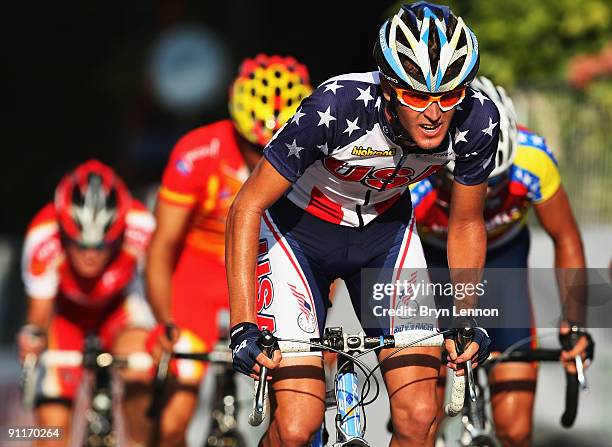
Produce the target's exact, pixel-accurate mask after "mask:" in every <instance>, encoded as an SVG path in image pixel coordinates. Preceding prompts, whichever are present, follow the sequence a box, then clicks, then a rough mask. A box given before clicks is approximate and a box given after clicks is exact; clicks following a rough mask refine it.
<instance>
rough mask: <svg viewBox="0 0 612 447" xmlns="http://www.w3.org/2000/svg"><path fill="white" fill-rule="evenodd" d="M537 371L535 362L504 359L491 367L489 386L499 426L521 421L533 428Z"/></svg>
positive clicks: (494, 414) (527, 427)
mask: <svg viewBox="0 0 612 447" xmlns="http://www.w3.org/2000/svg"><path fill="white" fill-rule="evenodd" d="M537 375H538V370H537V366H536V364H535V363H522V362H515V363H501V364H499V365H497V366H495V368H493V370H491V372H490V373H489V388H490V393H491V405H492V407H493V419H494V421H495V425H496V427H497V429H498V430H507V429H510V428H512V427H515V426H516V425H522V426H523V429H524V430H526V431H527V432H530V431H531V420H532V417H533V406H534V401H535V390H536V381H537ZM515 428H516V427H515Z"/></svg>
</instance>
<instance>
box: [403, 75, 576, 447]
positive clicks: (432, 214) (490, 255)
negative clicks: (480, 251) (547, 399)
mask: <svg viewBox="0 0 612 447" xmlns="http://www.w3.org/2000/svg"><path fill="white" fill-rule="evenodd" d="M470 87H471V88H473V89H476V90H477V91H478V92H479V93H480V94H484V95H482V96H481V98H482V100H483V101H486V102H493V103H495V105H496V106H497V108H498V110H499V112H500V132H499V142H498V144H497V155H496V157H495V167H494V169H493V171H492V172H491V173H490V174H489V179H488V188H487V196H486V202H485V209H484V217H485V225H486V229H487V259H486V264H485V266H486V267H502V268H506V269H507V270H504V271H503V275H504V279H503V280H500V277H499V276H495V273H494V271H492V272H490V275H491V277H490V278H488V282H487V288H486V293H487V295H488V296H492V297H494V299H495V302H496V305H497V306H498V308H500V309H502V310H500V315H501V319H500V320H498V321H497V322H496V328H491V329H488V331H489V334H490V335H491V338H492V339H493V343H492V345H491V350H492V351H499V352H503V351H504V350H505V349H507V348H509V347H510V346H512V345H514V344H515V343H516V342H519V341H521V340H523V339H525V338H527V337H530V336H531V335H533V334H534V332H533V331H534V329H533V327H532V324H533V314H532V309H531V304H530V300H529V292H528V281H527V273H526V269H527V257H528V254H529V230H528V226H527V212H528V210H529V209H530V208H531V206H533V209H534V210H535V212H536V216H537V217H538V221H539V222H540V224H541V225H542V227H543V228H544V230H545V231H546V232H547V233H548V235H549V236H550V237H551V239H552V240H553V242H554V246H555V267H557V268H571V269H584V268H585V256H584V251H583V247H582V242H581V237H580V232H579V230H578V226H577V224H576V221H575V219H574V216H573V213H572V210H571V207H570V204H569V201H568V198H567V195H566V193H565V190H564V189H563V186H562V185H561V177H560V175H559V170H558V168H557V161H556V160H555V158H554V156H553V154H552V152H551V151H550V149H549V148H548V146H547V145H546V143H545V141H544V138H542V137H541V136H539V135H537V134H535V133H533V132H531V131H530V130H528V129H526V128H524V127H519V128H517V118H516V113H515V110H514V105H513V103H512V100H511V99H510V98H509V97H508V96H507V95H506V92H505V90H504V89H503V87H499V86H497V87H496V86H495V85H493V83H492V82H491V81H490V80H489V79H487V78H485V77H478V78H476V79H475V80H474V81H473V82H472V83H471V84H470ZM471 137H472V135H471V134H470V133H469V132H468V133H467V134H465V133H462V132H459V133H456V134H455V141H456V142H457V141H458V140H460V139H462V140H464V141H465V140H467V141H469V140H470V138H471ZM452 177H453V174H452V166H451V168H450V169H445V170H441V171H439V172H438V173H437V174H435V175H434V176H432V177H429V178H427V179H424V180H422V181H421V182H419V183H417V184H415V185H412V186H411V188H412V192H411V193H412V202H413V205H414V207H415V216H416V219H417V226H418V228H419V234H420V236H421V238H422V239H423V246H424V250H425V257H426V259H427V263H428V266H429V267H446V266H447V265H448V264H447V262H446V245H447V233H448V223H449V213H450V210H451V204H452V202H453V201H454V200H455V199H453V200H451V185H452ZM432 275H439V272H436V273H432ZM487 276H489V272H487V273H485V278H486V277H487ZM560 290H562V291H567V289H566V288H565V287H562V283H561V284H560ZM574 290H575V289H574ZM563 301H564V303H566V305H573V304H579V302H578V301H576V300H575V299H572V297H565V298H564V300H563ZM571 301H573V303H572V302H571ZM576 311H577V313H576V312H575V311H574V318H573V319H574V320H575V321H574V322H573V323H572V326H574V325H576V323H578V324H579V326H584V315H583V312H584V309H576ZM570 312H571V311H570ZM504 317H505V319H504ZM563 326H564V329H563V330H564V331H565V330H566V329H565V328H566V327H569V324H568V323H567V322H565V323H564V324H563ZM587 337H588V336H584V337H582V340H581V341H580V342H579V343H578V344H577V345H576V347H575V348H574V349H573V350H572V351H571V352H570V351H567V352H565V353H564V354H563V355H564V360H570V359H573V358H574V356H575V355H577V354H579V353H583V354H586V352H585V350H586V348H587V346H588V338H587ZM530 345H531V346H533V343H531V344H529V343H527V344H525V345H523V346H521V347H519V349H526V348H529V346H530ZM567 367H568V368H569V364H568V365H567ZM536 378H537V369H536V366H535V364H530V363H520V362H518V363H502V364H500V365H498V366H497V367H496V368H495V369H493V370H492V371H491V375H490V378H489V385H490V387H491V390H492V393H493V396H492V399H491V400H492V405H493V417H494V421H495V428H496V432H497V435H498V436H499V437H500V439H501V440H502V442H503V443H504V445H508V446H526V445H530V442H531V429H532V410H533V402H534V393H535V386H536ZM442 392H443V390H442Z"/></svg>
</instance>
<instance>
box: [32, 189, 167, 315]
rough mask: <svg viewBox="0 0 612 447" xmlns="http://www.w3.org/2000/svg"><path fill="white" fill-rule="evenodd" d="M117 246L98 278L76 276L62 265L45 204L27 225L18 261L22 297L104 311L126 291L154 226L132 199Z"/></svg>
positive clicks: (54, 220) (57, 237)
mask: <svg viewBox="0 0 612 447" xmlns="http://www.w3.org/2000/svg"><path fill="white" fill-rule="evenodd" d="M125 219H126V228H125V232H124V234H123V242H122V246H121V248H120V249H119V252H118V253H117V255H116V256H115V257H114V258H113V260H112V261H111V262H110V264H109V265H108V266H107V267H106V269H105V270H104V272H103V273H102V275H101V276H100V277H99V278H96V279H95V280H85V279H83V278H80V277H78V276H77V275H76V274H75V273H74V272H73V270H72V268H71V267H70V264H69V262H68V261H67V257H66V253H65V251H64V247H63V246H62V242H61V238H60V228H59V224H58V222H57V218H56V215H55V207H54V205H53V203H49V204H47V205H46V206H45V207H44V208H43V209H42V210H41V211H40V212H39V213H38V214H37V215H36V217H34V219H33V220H32V222H31V223H30V226H29V227H28V230H27V233H26V237H25V241H24V247H23V258H22V277H23V282H24V284H25V289H26V293H27V294H28V296H31V297H34V298H38V299H53V298H56V297H59V298H60V299H62V300H64V299H67V300H69V301H71V302H74V303H78V304H79V305H82V306H84V307H88V308H100V307H105V306H107V305H108V304H110V303H111V302H114V301H115V299H117V298H125V296H121V295H123V294H125V293H126V289H127V287H128V285H129V284H130V283H131V282H132V280H133V279H134V278H135V277H136V275H137V270H138V264H139V262H140V261H141V260H142V259H143V258H144V254H145V251H146V249H147V246H148V244H149V241H150V239H151V235H152V233H153V230H154V227H155V220H154V219H153V216H152V215H151V213H149V212H148V211H147V209H146V208H145V207H144V205H142V204H141V203H139V202H137V201H136V200H133V201H132V208H131V209H130V210H129V211H128V213H127V215H126V217H125Z"/></svg>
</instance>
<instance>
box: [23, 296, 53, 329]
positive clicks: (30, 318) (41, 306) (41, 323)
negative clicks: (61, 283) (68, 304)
mask: <svg viewBox="0 0 612 447" xmlns="http://www.w3.org/2000/svg"><path fill="white" fill-rule="evenodd" d="M54 301H55V300H53V299H40V298H33V297H30V298H29V299H28V312H27V315H26V321H25V322H26V324H32V325H34V326H38V327H39V328H41V329H44V330H47V329H48V328H49V324H50V323H51V317H52V315H53V307H54Z"/></svg>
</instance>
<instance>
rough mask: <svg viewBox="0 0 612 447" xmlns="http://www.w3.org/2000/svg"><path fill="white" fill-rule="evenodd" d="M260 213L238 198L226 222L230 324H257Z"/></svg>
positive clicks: (226, 264)
mask: <svg viewBox="0 0 612 447" xmlns="http://www.w3.org/2000/svg"><path fill="white" fill-rule="evenodd" d="M260 219H261V211H260V210H258V209H253V208H248V207H244V206H242V205H241V202H240V201H239V200H238V199H237V200H236V202H234V205H232V207H231V209H230V212H229V214H228V219H227V227H226V241H225V266H226V270H227V284H228V290H229V296H230V322H231V323H230V324H231V326H234V325H236V324H238V323H241V322H243V321H250V322H252V323H256V321H257V315H256V309H255V294H256V291H255V268H256V263H257V247H258V242H259V228H260Z"/></svg>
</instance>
